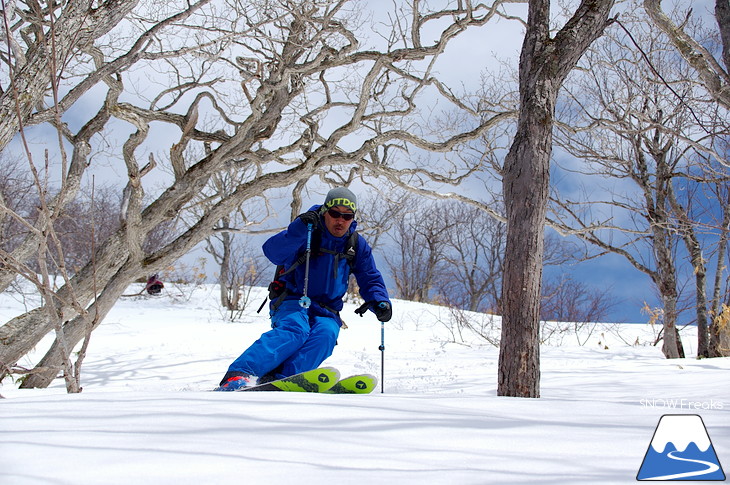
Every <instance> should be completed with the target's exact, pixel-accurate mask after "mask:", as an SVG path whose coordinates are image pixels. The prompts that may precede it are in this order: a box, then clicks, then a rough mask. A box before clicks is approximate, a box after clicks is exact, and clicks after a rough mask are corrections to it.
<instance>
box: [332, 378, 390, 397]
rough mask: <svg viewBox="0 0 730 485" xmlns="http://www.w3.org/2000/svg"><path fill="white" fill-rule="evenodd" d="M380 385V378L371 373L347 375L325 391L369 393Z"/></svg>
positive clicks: (334, 392) (333, 392)
mask: <svg viewBox="0 0 730 485" xmlns="http://www.w3.org/2000/svg"><path fill="white" fill-rule="evenodd" d="M377 385H378V378H377V377H375V376H374V375H371V374H360V375H356V376H350V377H346V378H344V379H342V380H340V381H337V384H335V385H334V386H332V387H330V388H329V390H327V391H324V392H325V393H327V394H369V393H371V392H373V389H375V388H376V387H377Z"/></svg>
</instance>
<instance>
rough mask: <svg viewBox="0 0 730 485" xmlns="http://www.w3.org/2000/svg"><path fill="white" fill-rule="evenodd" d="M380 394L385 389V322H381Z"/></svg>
mask: <svg viewBox="0 0 730 485" xmlns="http://www.w3.org/2000/svg"><path fill="white" fill-rule="evenodd" d="M379 348H380V394H383V392H384V389H385V322H380V347H379Z"/></svg>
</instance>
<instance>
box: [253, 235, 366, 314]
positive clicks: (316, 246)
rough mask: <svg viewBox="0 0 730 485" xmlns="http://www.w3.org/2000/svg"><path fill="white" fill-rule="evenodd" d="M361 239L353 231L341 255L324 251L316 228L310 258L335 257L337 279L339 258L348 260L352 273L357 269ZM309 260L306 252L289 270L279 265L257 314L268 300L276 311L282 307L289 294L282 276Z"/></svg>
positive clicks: (320, 236)
mask: <svg viewBox="0 0 730 485" xmlns="http://www.w3.org/2000/svg"><path fill="white" fill-rule="evenodd" d="M359 239H360V238H359V237H358V233H357V231H352V234H350V237H348V238H347V242H345V248H344V250H343V251H342V252H341V253H337V252H335V251H332V250H330V249H322V248H320V245H321V244H322V230H321V229H320V228H318V227H317V228H315V229H314V230H313V231H312V242H311V245H310V251H311V253H310V257H317V256H319V255H320V254H321V253H329V254H334V255H335V274H334V275H333V277H335V278H336V277H337V270H338V268H339V265H338V264H337V263H338V260H339V258H345V259H346V260H347V264H348V266H349V268H350V272H352V271H353V270H354V268H355V256H356V255H357V242H358V240H359ZM306 260H307V252H306V251H304V252H303V253H302V254H300V255H299V257H298V258H297V259H296V261H294V263H293V264H292V265H291V266H289V269H287V270H284V266H283V265H281V264H280V265H278V266H277V267H276V271H275V273H274V279H273V280H272V281H271V283H269V287H268V290H269V295H268V297H267V298H264V301H263V303H261V306H260V307H259V309H258V310H257V311H256V313H261V310H262V309H263V308H264V305H266V302H267V301H268V300H271V302H272V307H273V308H274V309H276V308H278V306H279V305H281V302H283V301H284V298H286V297H287V295H288V294H289V292H288V291H287V289H286V283H285V282H284V281H282V279H281V278H282V276H284V275H287V274H289V273H291V272H292V271H294V270H295V269H296V268H297V267H298V266H299V265H300V264H303V263H305V262H306Z"/></svg>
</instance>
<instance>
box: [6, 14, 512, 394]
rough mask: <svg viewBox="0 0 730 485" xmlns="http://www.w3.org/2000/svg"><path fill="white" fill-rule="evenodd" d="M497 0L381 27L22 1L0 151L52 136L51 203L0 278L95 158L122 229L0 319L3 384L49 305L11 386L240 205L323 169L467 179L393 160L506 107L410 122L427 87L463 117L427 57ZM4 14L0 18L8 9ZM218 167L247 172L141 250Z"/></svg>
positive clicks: (457, 169) (489, 122) (10, 31)
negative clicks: (431, 126) (114, 191)
mask: <svg viewBox="0 0 730 485" xmlns="http://www.w3.org/2000/svg"><path fill="white" fill-rule="evenodd" d="M20 3H21V2H17V4H18V5H20ZM138 3H139V5H138ZM501 3H502V2H501V1H497V2H495V3H494V4H493V5H491V6H485V5H483V4H479V5H473V4H472V3H471V2H468V1H464V2H459V3H458V5H457V7H456V8H445V9H443V10H438V9H435V10H427V9H426V7H425V6H422V5H421V4H420V3H419V2H414V3H413V4H412V5H411V7H409V8H408V9H406V8H405V7H404V8H398V9H396V10H394V11H393V12H392V16H391V17H390V19H391V21H392V26H391V27H392V29H391V30H389V31H383V28H382V26H383V24H380V23H373V24H372V25H364V23H363V22H362V21H361V20H360V18H359V17H358V12H357V9H356V8H355V5H358V6H362V5H363V3H362V2H348V1H345V0H323V1H319V2H311V1H306V2H293V1H290V0H254V1H252V2H222V1H214V0H200V1H197V2H194V3H185V4H180V3H179V2H177V3H176V2H162V3H161V2H141V3H140V2H136V1H123V0H108V1H106V2H102V3H98V2H95V3H87V2H69V3H60V4H54V8H52V9H46V10H40V9H38V8H35V4H34V3H32V2H29V3H28V4H27V5H26V6H27V10H28V11H31V12H33V15H22V16H19V17H18V19H17V21H15V22H14V23H11V22H9V21H8V22H5V23H4V27H3V29H4V30H3V33H4V42H5V43H6V45H7V46H9V47H10V49H9V50H8V51H7V52H10V54H3V56H2V57H0V61H2V62H4V63H5V65H6V71H4V72H5V73H7V74H4V75H3V76H4V77H3V78H2V80H1V81H0V83H1V84H2V86H3V90H2V93H1V94H0V112H1V113H2V116H1V117H0V119H2V120H3V122H2V123H0V149H5V148H6V147H7V146H8V143H9V142H10V141H11V140H12V139H13V138H14V137H15V136H16V135H18V138H19V139H20V141H21V144H22V140H23V138H25V139H26V140H27V137H25V133H26V132H28V130H33V129H36V128H37V129H42V128H47V127H48V126H51V127H53V128H54V129H56V130H57V133H58V143H57V146H55V148H54V150H53V151H51V150H50V149H49V151H48V159H49V163H48V165H43V166H44V167H45V166H48V170H47V171H46V172H47V173H45V174H41V177H38V179H42V178H43V177H47V178H54V179H55V180H59V181H60V186H59V190H58V196H56V197H55V198H51V197H48V198H47V199H45V205H46V206H47V212H46V217H45V218H44V219H39V220H38V221H37V222H35V225H34V226H32V227H33V228H34V229H33V231H32V232H31V233H30V234H29V236H28V237H27V238H26V239H25V241H23V242H22V243H21V244H20V245H19V246H18V247H17V248H16V249H14V250H13V252H12V253H9V254H6V255H3V263H4V265H3V268H2V271H3V274H0V288H6V287H7V285H8V284H10V282H11V281H12V280H13V279H14V278H15V276H16V274H17V272H14V271H9V268H11V267H16V268H17V267H18V266H19V265H22V264H25V262H26V261H28V260H29V259H32V258H33V257H34V254H35V253H36V252H37V251H36V250H34V249H33V248H37V247H38V242H39V240H41V238H42V235H43V234H46V233H47V231H46V230H45V229H46V227H47V226H48V224H49V223H50V222H51V221H52V220H53V218H55V217H57V216H58V214H59V213H60V212H61V211H62V208H63V207H64V206H65V205H66V204H67V203H68V202H69V201H70V200H73V198H74V195H75V194H76V193H77V192H78V189H79V186H80V184H81V180H82V176H83V175H84V173H85V171H86V170H87V169H89V167H96V164H98V163H99V160H100V159H103V160H105V161H106V163H108V164H111V165H113V166H114V168H115V169H116V170H117V171H118V172H121V173H126V180H125V182H124V183H125V186H124V189H123V197H122V210H121V215H122V223H121V226H120V228H119V229H118V230H117V231H116V232H115V233H114V234H113V235H112V236H111V237H109V238H108V239H107V240H106V241H105V242H104V243H103V244H100V245H99V246H98V248H97V250H96V251H95V254H94V259H93V261H92V262H89V263H87V265H86V266H84V267H83V268H82V269H81V270H80V271H78V272H77V273H75V274H74V275H73V277H69V278H68V281H67V282H66V284H64V285H63V286H61V287H60V288H59V289H58V290H57V291H51V292H49V293H48V294H47V296H48V297H47V298H46V299H45V306H44V307H39V308H36V309H33V310H30V311H28V312H27V313H24V314H22V315H18V316H17V317H15V318H13V319H12V320H10V321H9V322H7V323H5V325H3V326H2V327H1V328H0V367H1V370H0V377H4V376H6V375H8V374H9V373H10V372H12V371H13V366H14V365H15V363H16V362H17V361H18V360H19V359H20V358H21V357H22V356H23V355H25V353H27V352H28V351H29V350H30V349H32V348H33V347H34V346H36V345H37V344H38V342H40V340H41V338H42V337H43V336H45V335H46V334H47V333H48V332H49V331H50V330H51V329H52V328H54V324H53V322H52V321H51V319H49V318H48V314H50V313H52V314H53V315H55V317H54V318H55V319H56V320H57V321H58V322H60V323H61V324H62V325H57V326H56V327H57V331H60V333H59V338H58V339H57V341H56V342H54V344H53V345H52V347H51V348H50V349H49V351H48V352H47V353H46V355H45V357H44V358H43V359H42V360H41V362H39V363H38V365H37V368H36V369H35V370H34V372H33V373H32V374H31V375H30V376H28V377H27V378H26V379H25V381H24V383H23V385H24V386H25V387H43V386H47V385H48V383H50V382H51V380H52V379H53V378H54V377H55V376H56V374H57V371H58V369H59V368H60V366H61V362H62V361H63V360H64V359H66V358H67V357H68V355H69V353H70V352H71V350H72V349H73V348H74V346H75V345H76V344H77V343H78V342H79V341H80V340H81V338H83V336H84V335H88V332H89V331H90V330H91V329H93V328H95V327H96V326H97V325H98V324H99V323H100V322H101V321H102V320H103V318H104V316H105V315H106V314H107V312H108V311H109V310H110V309H111V307H112V306H113V304H114V303H115V302H116V300H117V298H118V297H119V296H120V295H121V294H122V293H123V292H124V291H125V289H126V287H127V286H128V285H129V283H130V282H132V281H134V280H135V279H137V278H138V277H139V276H140V275H147V274H150V273H154V272H157V271H160V270H161V269H163V268H165V267H167V266H169V265H170V264H172V263H173V262H175V261H177V260H178V259H179V258H180V257H181V256H183V255H184V254H186V253H187V252H188V251H190V250H191V249H192V248H193V247H195V246H196V245H197V244H198V243H200V242H201V241H203V240H204V239H205V238H206V237H208V236H209V235H210V234H211V233H212V232H213V231H214V230H215V228H216V227H217V225H218V223H219V221H221V220H223V218H224V217H226V216H227V215H228V214H230V213H231V212H233V211H234V209H235V208H237V207H239V206H241V204H243V203H244V202H246V201H249V200H252V199H254V198H256V197H264V198H266V197H267V195H269V194H271V193H274V192H276V191H279V190H291V189H292V187H295V186H297V184H301V183H302V181H306V180H309V179H311V178H313V177H327V176H328V175H332V177H333V178H339V179H344V180H349V179H354V178H357V179H364V178H367V177H368V176H372V175H373V174H375V175H383V174H388V175H389V176H390V175H393V176H396V177H397V176H402V178H403V179H405V175H403V174H407V175H408V177H411V180H413V179H419V178H420V179H421V180H436V181H438V182H439V183H452V182H453V183H458V181H459V178H460V177H461V176H462V175H463V174H464V173H472V172H473V171H474V170H476V167H473V166H465V165H464V164H461V165H458V166H457V165H453V166H451V167H450V168H449V169H444V168H443V166H439V165H432V166H424V165H422V164H419V163H413V162H412V161H411V160H410V157H406V156H400V155H401V154H404V153H408V151H409V150H410V151H423V152H432V151H433V152H442V153H443V152H448V151H451V150H452V149H453V148H454V147H456V146H458V145H459V144H461V143H465V142H468V141H469V140H473V139H475V138H477V137H479V136H480V135H481V134H482V133H484V132H485V131H486V130H487V129H488V128H489V127H490V126H493V125H494V124H495V123H497V122H499V121H500V120H501V119H503V118H504V117H505V115H501V114H497V115H495V116H493V117H490V118H484V119H477V120H476V121H474V122H472V123H471V125H470V126H466V127H465V126H464V125H459V126H452V127H451V129H450V130H441V131H439V132H438V133H436V134H434V133H433V132H430V131H429V130H428V129H426V128H424V129H419V128H418V126H417V124H416V123H415V121H416V120H420V119H423V118H424V116H423V113H422V108H421V106H422V104H423V101H424V99H426V100H427V102H428V106H427V107H426V108H425V110H428V109H430V107H431V106H432V104H433V99H434V98H433V97H434V96H435V97H438V98H440V100H441V101H442V102H444V103H446V104H449V105H450V106H453V109H455V110H457V111H459V110H461V111H463V110H464V106H463V104H461V103H458V102H456V101H457V100H456V99H455V98H454V97H453V96H452V95H451V93H450V92H449V90H448V89H446V88H445V86H444V85H443V84H442V83H441V82H439V80H438V78H437V76H436V75H435V74H434V72H433V66H434V63H435V61H436V60H437V59H438V57H439V56H440V55H441V54H443V53H444V51H445V49H446V47H447V46H448V45H449V43H450V42H451V41H452V40H453V39H454V38H456V37H457V36H459V35H461V34H462V33H463V32H465V31H466V30H467V29H468V28H470V27H478V26H482V25H484V24H486V23H487V22H488V21H489V20H490V19H492V18H494V17H495V16H498V15H500V10H499V8H498V7H499V6H500V4H501ZM3 14H4V16H5V17H6V18H7V19H8V20H10V19H14V17H13V15H15V14H16V12H15V11H13V12H10V11H4V12H3ZM373 30H375V31H376V32H377V35H378V36H379V37H377V38H376V39H375V40H370V41H369V42H370V43H371V44H378V43H379V44H380V45H363V36H364V33H365V32H368V33H369V35H370V36H371V37H370V38H371V39H373V37H372V34H373ZM426 32H427V33H428V34H426ZM403 34H405V35H403ZM50 39H53V41H54V42H50V41H49V40H50ZM98 93H102V96H103V97H104V99H103V100H100V99H98V97H97V96H98ZM21 94H22V96H21ZM427 95H428V96H427ZM81 106H83V107H84V109H80V107H81ZM89 106H91V107H94V109H91V110H89V109H88V107H89ZM76 108H79V109H76ZM72 111H73V114H74V116H71V115H70V114H69V113H71V112H72ZM66 114H69V115H68V116H67V118H68V119H66V118H64V115H66ZM85 115H86V116H85ZM171 137H173V138H174V140H173V141H169V140H170V138H171ZM26 146H28V150H27V154H28V159H29V165H30V166H31V167H35V165H34V163H33V160H32V156H31V154H32V153H31V152H32V150H31V148H30V145H29V144H26ZM66 153H68V154H69V155H68V161H67V159H66V156H65V155H66ZM95 155H96V156H95ZM102 155H103V156H102ZM51 162H52V163H51ZM417 162H420V161H417ZM399 164H400V165H399ZM230 165H236V166H238V167H240V168H241V169H242V170H241V173H244V174H245V176H243V177H242V178H241V179H240V180H238V184H237V185H236V188H235V190H233V192H232V193H230V194H223V193H221V194H215V195H211V197H212V199H211V200H212V204H211V205H210V208H209V209H208V210H206V211H205V212H204V213H203V214H201V215H200V216H199V217H197V218H195V219H194V220H191V221H190V222H189V223H188V225H187V226H186V227H183V228H179V229H178V230H177V232H176V233H175V234H174V235H173V237H172V239H170V240H169V241H165V242H164V244H163V245H162V246H161V247H157V248H153V249H151V248H148V247H145V245H144V241H145V239H147V238H148V235H149V234H150V233H151V232H152V231H154V230H155V229H156V228H159V227H161V225H163V224H167V223H170V222H173V221H175V220H177V218H178V217H179V216H180V214H181V213H183V212H185V211H187V210H188V209H189V208H190V206H191V205H192V204H194V203H195V202H194V201H195V197H196V196H197V195H199V194H200V193H201V192H203V190H204V188H205V187H206V185H207V184H208V181H209V180H210V177H211V176H212V175H213V174H216V173H219V172H221V171H223V170H225V169H226V167H228V166H230ZM163 168H164V170H163ZM53 170H56V171H55V172H53ZM333 174H336V175H333ZM151 178H155V183H154V184H152V183H151V181H150V179H151ZM143 182H144V183H143ZM404 183H408V182H407V181H404ZM151 187H154V189H151ZM147 191H150V193H148V192H147ZM150 200H151V201H150ZM148 201H150V202H148ZM31 225H32V224H31ZM42 287H43V288H46V287H45V286H43V285H42ZM49 288H50V289H51V290H54V289H53V288H52V287H50V285H49V286H48V287H47V288H46V289H49ZM71 302H74V303H73V304H71ZM61 333H62V334H63V337H60V335H61Z"/></svg>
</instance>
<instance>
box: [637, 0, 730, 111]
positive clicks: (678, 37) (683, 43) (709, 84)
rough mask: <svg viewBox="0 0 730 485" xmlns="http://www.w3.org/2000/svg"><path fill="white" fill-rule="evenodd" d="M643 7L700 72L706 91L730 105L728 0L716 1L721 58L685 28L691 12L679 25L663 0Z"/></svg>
mask: <svg viewBox="0 0 730 485" xmlns="http://www.w3.org/2000/svg"><path fill="white" fill-rule="evenodd" d="M644 9H645V10H646V13H647V14H648V15H649V18H651V20H652V21H653V22H654V24H655V25H656V26H657V27H659V28H660V29H661V30H662V31H663V32H664V33H665V34H666V35H667V37H668V38H669V40H670V41H671V42H672V43H673V44H674V46H675V47H676V49H677V50H678V51H679V53H680V54H681V55H682V57H684V59H685V60H686V61H687V63H688V64H689V65H690V66H692V68H693V69H694V70H695V71H696V72H697V75H698V76H699V77H700V80H701V82H702V84H703V85H704V87H705V88H706V89H707V92H708V93H709V94H710V95H711V96H712V97H713V98H714V99H715V100H716V101H717V102H718V103H719V104H721V105H722V106H724V107H725V108H726V109H728V108H730V89H728V87H729V85H730V73H728V69H730V4H729V3H728V1H727V0H715V20H716V21H717V26H718V31H719V34H720V42H721V44H722V48H721V49H720V52H721V56H720V59H719V60H718V59H717V58H716V57H715V56H714V55H713V54H712V52H710V50H708V49H707V48H706V47H705V46H704V45H703V43H702V42H701V39H698V38H696V37H694V36H693V35H692V32H687V31H686V30H685V27H686V26H687V24H688V23H689V22H688V21H689V19H690V17H691V15H692V8H691V7H689V8H687V10H686V13H685V15H684V16H683V18H682V19H680V21H681V23H680V24H679V25H678V24H677V23H675V21H674V20H673V19H672V18H671V17H670V16H668V15H667V14H666V13H665V12H664V11H662V8H661V0H644Z"/></svg>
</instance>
